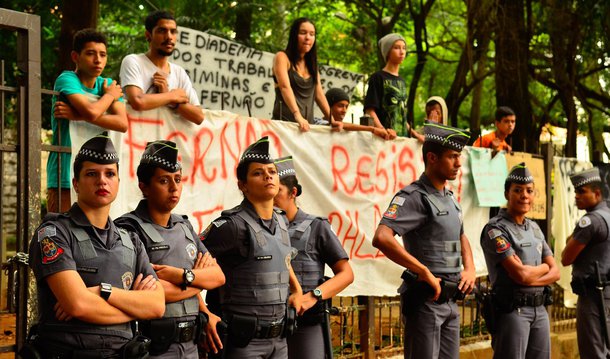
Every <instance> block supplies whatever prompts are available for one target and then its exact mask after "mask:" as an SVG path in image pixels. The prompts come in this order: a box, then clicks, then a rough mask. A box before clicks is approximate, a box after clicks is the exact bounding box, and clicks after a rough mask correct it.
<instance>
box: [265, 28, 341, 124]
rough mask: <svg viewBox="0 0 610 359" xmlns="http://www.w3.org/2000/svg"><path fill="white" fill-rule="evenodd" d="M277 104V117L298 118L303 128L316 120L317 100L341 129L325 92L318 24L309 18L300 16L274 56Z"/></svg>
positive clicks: (297, 120) (293, 120)
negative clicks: (321, 79) (320, 61)
mask: <svg viewBox="0 0 610 359" xmlns="http://www.w3.org/2000/svg"><path fill="white" fill-rule="evenodd" d="M273 77H274V81H275V104H274V105H273V118H274V119H276V120H284V121H291V122H296V123H298V124H299V129H300V130H301V131H303V132H306V131H309V125H310V124H313V123H314V117H313V110H314V109H313V107H314V102H315V103H317V104H318V106H319V107H320V109H321V110H322V113H323V114H324V119H326V120H328V121H329V122H330V123H331V125H332V126H333V127H336V128H337V129H341V127H342V126H341V125H342V124H341V122H338V121H335V120H334V119H333V118H332V116H331V114H330V107H329V106H328V102H327V101H326V97H325V96H324V90H323V89H322V83H321V82H320V73H319V72H318V58H317V51H316V28H315V26H314V24H313V22H312V21H311V20H309V19H307V18H304V17H303V18H299V19H296V20H295V21H294V22H293V23H292V27H291V28H290V34H289V36H288V45H287V46H286V49H285V50H284V51H280V52H278V53H277V54H275V58H274V59H273Z"/></svg>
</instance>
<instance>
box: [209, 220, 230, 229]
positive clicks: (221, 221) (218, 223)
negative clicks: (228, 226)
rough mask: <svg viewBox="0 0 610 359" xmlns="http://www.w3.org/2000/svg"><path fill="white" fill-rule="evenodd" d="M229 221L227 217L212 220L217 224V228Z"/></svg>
mask: <svg viewBox="0 0 610 359" xmlns="http://www.w3.org/2000/svg"><path fill="white" fill-rule="evenodd" d="M225 223H227V220H226V219H217V220H215V221H214V222H212V224H213V225H215V226H216V228H218V227H220V226H222V225H223V224H225Z"/></svg>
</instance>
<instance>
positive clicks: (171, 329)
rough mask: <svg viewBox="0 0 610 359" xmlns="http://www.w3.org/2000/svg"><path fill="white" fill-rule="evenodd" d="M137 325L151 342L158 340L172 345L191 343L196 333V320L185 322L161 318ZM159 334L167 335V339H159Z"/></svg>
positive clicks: (144, 321) (178, 319) (177, 319)
mask: <svg viewBox="0 0 610 359" xmlns="http://www.w3.org/2000/svg"><path fill="white" fill-rule="evenodd" d="M139 323H140V329H141V330H142V333H143V334H144V335H146V336H148V337H149V338H151V339H153V342H156V341H159V340H161V341H169V342H173V343H187V342H192V341H194V340H195V334H196V333H197V320H195V319H193V320H186V321H185V320H181V319H180V318H162V319H153V320H143V321H140V322H139ZM161 333H163V334H161ZM170 333H171V334H170ZM159 334H161V335H167V337H166V338H163V339H162V338H159V337H158V336H159Z"/></svg>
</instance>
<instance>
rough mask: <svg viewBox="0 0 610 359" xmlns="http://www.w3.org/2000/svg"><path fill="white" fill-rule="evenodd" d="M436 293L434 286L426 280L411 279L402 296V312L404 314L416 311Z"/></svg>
mask: <svg viewBox="0 0 610 359" xmlns="http://www.w3.org/2000/svg"><path fill="white" fill-rule="evenodd" d="M433 295H434V292H433V291H432V287H430V286H429V285H428V283H426V282H420V281H411V282H408V283H407V289H406V291H405V293H404V295H403V296H402V303H401V304H402V308H401V309H402V313H403V314H404V315H408V314H412V313H414V312H416V311H417V310H418V309H419V308H420V307H421V306H422V305H423V304H424V303H425V302H426V301H427V300H428V299H430V297H432V296H433Z"/></svg>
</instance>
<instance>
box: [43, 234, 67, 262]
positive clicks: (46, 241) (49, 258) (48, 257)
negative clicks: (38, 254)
mask: <svg viewBox="0 0 610 359" xmlns="http://www.w3.org/2000/svg"><path fill="white" fill-rule="evenodd" d="M39 243H40V250H41V251H42V264H50V263H53V262H55V261H56V260H57V259H58V258H59V257H60V256H61V255H62V254H63V253H64V250H63V249H62V248H61V247H58V246H57V244H55V242H53V240H52V239H51V238H49V237H45V238H43V239H42V240H41V241H39Z"/></svg>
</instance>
